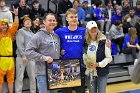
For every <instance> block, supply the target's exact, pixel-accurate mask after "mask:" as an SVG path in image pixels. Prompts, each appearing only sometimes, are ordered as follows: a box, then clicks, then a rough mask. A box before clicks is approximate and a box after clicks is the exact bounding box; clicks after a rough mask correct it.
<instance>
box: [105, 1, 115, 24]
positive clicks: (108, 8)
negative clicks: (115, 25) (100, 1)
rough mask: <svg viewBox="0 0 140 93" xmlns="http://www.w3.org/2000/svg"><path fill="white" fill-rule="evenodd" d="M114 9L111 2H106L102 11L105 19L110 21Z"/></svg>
mask: <svg viewBox="0 0 140 93" xmlns="http://www.w3.org/2000/svg"><path fill="white" fill-rule="evenodd" d="M114 12H115V11H114V8H113V6H112V2H108V4H107V6H106V8H105V9H104V10H103V13H104V14H105V17H106V18H108V19H109V20H110V21H111V18H112V16H113V15H114Z"/></svg>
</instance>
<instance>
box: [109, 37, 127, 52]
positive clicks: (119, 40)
mask: <svg viewBox="0 0 140 93" xmlns="http://www.w3.org/2000/svg"><path fill="white" fill-rule="evenodd" d="M123 40H124V37H121V38H117V39H112V40H111V41H112V42H113V43H115V44H118V45H119V48H120V52H122V44H123Z"/></svg>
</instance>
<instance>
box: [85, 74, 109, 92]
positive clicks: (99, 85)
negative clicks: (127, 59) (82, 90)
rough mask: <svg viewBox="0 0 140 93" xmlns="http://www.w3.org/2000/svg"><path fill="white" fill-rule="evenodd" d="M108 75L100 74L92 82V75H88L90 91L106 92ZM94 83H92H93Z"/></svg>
mask: <svg viewBox="0 0 140 93" xmlns="http://www.w3.org/2000/svg"><path fill="white" fill-rule="evenodd" d="M107 79H108V75H105V76H98V77H97V78H94V80H93V82H92V83H90V76H87V80H86V81H87V86H88V88H89V91H90V93H106V85H107ZM91 84H92V85H91Z"/></svg>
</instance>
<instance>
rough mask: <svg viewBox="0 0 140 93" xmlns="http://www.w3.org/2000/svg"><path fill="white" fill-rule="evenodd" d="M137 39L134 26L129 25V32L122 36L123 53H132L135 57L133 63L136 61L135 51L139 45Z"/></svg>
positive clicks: (139, 48) (137, 50)
mask: <svg viewBox="0 0 140 93" xmlns="http://www.w3.org/2000/svg"><path fill="white" fill-rule="evenodd" d="M138 43H139V40H138V37H137V30H136V28H134V27H131V28H130V29H129V33H128V34H127V35H126V36H125V37H124V43H123V48H122V49H123V53H125V54H132V57H133V58H134V59H135V60H134V63H136V62H137V61H138V58H137V56H136V52H139V50H140V46H139V44H138Z"/></svg>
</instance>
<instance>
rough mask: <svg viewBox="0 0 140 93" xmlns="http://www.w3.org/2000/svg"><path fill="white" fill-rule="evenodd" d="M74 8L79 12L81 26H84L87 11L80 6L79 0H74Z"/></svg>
mask: <svg viewBox="0 0 140 93" xmlns="http://www.w3.org/2000/svg"><path fill="white" fill-rule="evenodd" d="M73 8H74V9H76V10H77V13H78V21H79V26H83V25H84V22H85V17H86V15H85V11H84V9H83V8H82V7H80V1H79V0H74V1H73Z"/></svg>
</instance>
